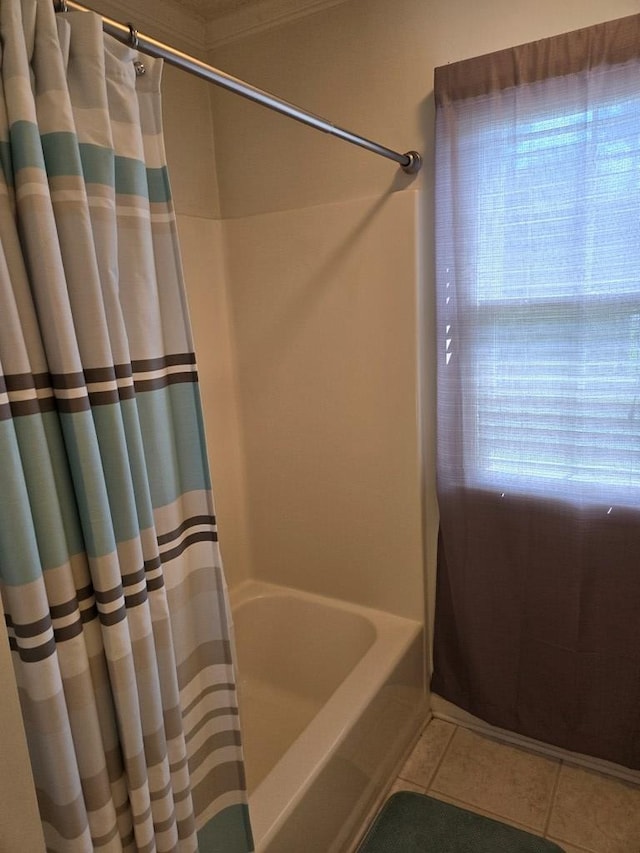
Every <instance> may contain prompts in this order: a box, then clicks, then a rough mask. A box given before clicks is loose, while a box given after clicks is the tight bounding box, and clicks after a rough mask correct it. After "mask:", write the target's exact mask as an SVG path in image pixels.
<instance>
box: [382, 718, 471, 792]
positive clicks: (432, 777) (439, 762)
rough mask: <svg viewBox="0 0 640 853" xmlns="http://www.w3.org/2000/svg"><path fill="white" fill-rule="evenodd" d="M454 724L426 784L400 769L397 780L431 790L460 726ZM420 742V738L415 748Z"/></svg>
mask: <svg viewBox="0 0 640 853" xmlns="http://www.w3.org/2000/svg"><path fill="white" fill-rule="evenodd" d="M434 719H435V717H432V718H431V720H430V721H429V723H427V725H426V726H425V727H424V729H423V730H422V734H421V735H420V737H422V736H423V735H424V733H425V732H426V730H427V729H428V728H429V725H430V724H431V723H432V722H433V721H434ZM452 725H453V731H452V732H451V734H450V735H449V739H448V741H447V743H446V745H445V748H444V749H443V750H442V755H441V756H440V758H439V759H438V761H437V762H436V765H435V767H434V769H433V771H432V772H431V774H430V775H429V777H428V780H427V784H426V785H422V784H420V782H416V780H415V779H412V778H411V777H410V776H403V775H402V770H400V773H398V775H397V776H396V780H398V779H400V780H402V781H403V782H411V784H412V785H416V786H417V787H419V788H422V790H423V791H424V792H425V793H426V792H427V791H428V790H429V788H430V787H431V783H432V782H433V780H434V779H435V776H436V773H437V772H438V770H439V769H440V766H441V765H442V762H443V761H444V757H445V755H446V754H447V750H448V749H449V745H450V743H451V741H452V740H453V738H454V735H455V733H456V730H457V729H458V728H459V727H458V726H456V725H454V724H452ZM418 743H419V739H418V741H417V742H416V745H415V746H414V750H415V749H417V747H418ZM405 763H406V762H405Z"/></svg>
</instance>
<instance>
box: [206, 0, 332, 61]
mask: <svg viewBox="0 0 640 853" xmlns="http://www.w3.org/2000/svg"><path fill="white" fill-rule="evenodd" d="M344 2H345V0H255V2H254V3H251V4H250V5H247V6H240V7H238V8H237V9H236V10H234V11H233V12H228V13H226V14H223V15H219V16H216V17H212V18H210V19H209V20H208V21H207V22H206V31H205V46H206V48H207V49H208V50H215V48H218V47H222V45H225V44H228V43H229V42H232V41H235V40H236V39H240V38H244V37H245V36H249V35H253V34H255V33H259V32H263V31H264V30H269V29H272V28H275V27H280V26H282V25H283V24H287V23H289V21H295V20H297V19H298V18H303V17H305V16H307V15H312V14H313V13H314V12H319V11H321V10H322V9H329V8H331V7H332V6H339V5H340V4H341V3H344Z"/></svg>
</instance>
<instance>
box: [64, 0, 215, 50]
mask: <svg viewBox="0 0 640 853" xmlns="http://www.w3.org/2000/svg"><path fill="white" fill-rule="evenodd" d="M78 2H80V3H82V5H83V6H84V5H86V6H87V8H91V9H93V10H94V11H95V12H97V13H98V14H101V15H104V16H105V17H108V18H113V19H114V20H116V21H119V22H122V23H124V22H129V21H131V23H132V24H133V25H134V26H135V28H136V29H137V30H139V32H140V33H144V35H148V36H151V37H152V38H155V39H157V40H158V41H163V42H165V43H166V44H168V45H170V46H171V47H176V48H178V49H179V50H183V51H185V52H186V53H191V54H193V55H194V56H196V57H197V58H199V59H204V58H205V56H206V50H207V44H206V40H205V35H206V26H205V24H206V22H205V20H204V18H203V17H201V16H200V15H198V14H196V13H195V12H193V11H192V10H191V9H189V10H187V9H185V8H184V7H182V6H178V5H177V4H176V3H175V2H172V0H136V3H135V8H133V6H134V4H133V3H132V2H131V0H78Z"/></svg>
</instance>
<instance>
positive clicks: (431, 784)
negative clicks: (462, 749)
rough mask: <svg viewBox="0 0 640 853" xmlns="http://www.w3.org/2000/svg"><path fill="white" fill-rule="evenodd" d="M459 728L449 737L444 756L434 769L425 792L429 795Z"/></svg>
mask: <svg viewBox="0 0 640 853" xmlns="http://www.w3.org/2000/svg"><path fill="white" fill-rule="evenodd" d="M459 728H460V726H456V727H455V728H454V730H453V731H452V732H451V734H450V735H449V740H448V741H447V745H446V746H445V748H444V749H443V750H442V755H441V756H440V758H439V759H438V761H437V763H436V766H435V767H434V769H433V773H432V774H431V776H430V777H429V781H428V783H427V786H426V788H425V791H427V793H428V792H429V790H430V788H431V787H432V786H433V781H434V779H435V778H436V776H437V775H438V771H439V770H440V768H441V767H442V765H443V763H444V760H445V758H446V757H447V753H448V752H449V747H450V746H451V741H452V740H453V739H454V737H455V736H456V732H457V731H458V729H459Z"/></svg>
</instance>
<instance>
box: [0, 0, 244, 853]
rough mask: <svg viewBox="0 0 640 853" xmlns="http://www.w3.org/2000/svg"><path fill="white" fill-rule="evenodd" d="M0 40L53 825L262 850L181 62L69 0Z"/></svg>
mask: <svg viewBox="0 0 640 853" xmlns="http://www.w3.org/2000/svg"><path fill="white" fill-rule="evenodd" d="M0 38H1V52H2V56H1V80H2V88H1V91H0V166H1V168H0V173H1V174H0V240H1V248H0V580H1V592H2V601H3V604H4V610H5V619H6V624H7V629H8V634H9V642H10V645H11V649H12V658H13V662H14V672H15V679H16V682H17V686H18V692H19V696H20V701H21V707H22V713H23V718H24V724H25V729H26V734H27V742H28V746H29V752H30V756H31V763H32V769H33V776H34V780H35V786H36V791H37V797H38V803H39V808H40V814H41V818H42V825H43V831H44V837H45V841H46V846H47V849H48V850H51V851H65V853H66V851H73V853H76V851H78V853H79V852H80V851H91V850H102V851H109V853H111V851H123V850H124V851H169V850H171V851H195V850H197V849H200V850H201V851H203V852H204V853H209V851H216V852H217V851H220V853H222V851H224V853H245V851H249V850H251V849H252V843H251V831H250V827H249V821H248V813H247V806H246V794H245V791H244V773H243V766H242V753H241V746H240V734H239V723H238V713H237V705H236V693H235V684H234V674H233V667H232V660H231V651H230V637H229V624H228V607H227V598H226V589H225V583H224V578H223V575H222V569H221V565H220V559H219V555H218V547H217V535H216V527H215V518H214V514H213V504H212V497H211V492H210V484H209V479H208V468H207V460H206V454H205V448H204V437H203V427H202V420H201V412H200V402H199V396H198V386H197V376H196V368H195V360H194V356H193V348H192V342H191V334H190V329H189V323H188V318H187V312H186V306H185V296H184V290H183V286H182V279H181V268H180V259H179V253H178V245H177V239H176V227H175V218H174V213H173V208H172V204H171V198H170V193H169V184H168V180H167V169H166V164H165V156H164V146H163V138H162V128H161V114H160V94H159V86H160V73H161V63H160V62H159V61H156V60H152V59H149V58H148V57H142V56H139V55H138V54H136V52H135V51H133V50H132V49H130V48H127V47H124V46H122V45H120V44H119V43H117V42H115V41H114V40H112V39H110V38H109V37H105V36H103V34H102V30H101V22H100V19H99V18H98V17H97V16H95V15H93V14H92V13H81V12H72V13H68V14H65V15H55V14H54V10H53V5H52V2H51V0H0ZM140 60H141V61H142V62H143V63H144V66H145V68H144V72H145V73H140V72H141V71H142V69H141V68H140V67H139V65H138V63H139V61H140ZM136 66H138V67H137V68H136ZM203 167H207V168H208V166H207V164H203ZM198 840H199V842H200V846H199V848H198Z"/></svg>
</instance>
